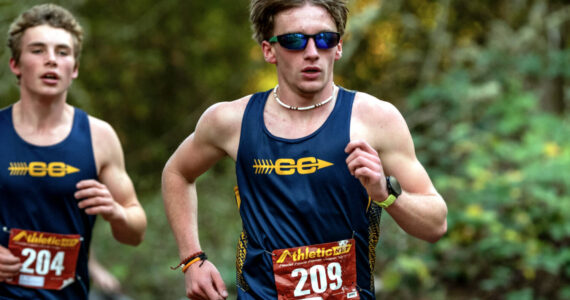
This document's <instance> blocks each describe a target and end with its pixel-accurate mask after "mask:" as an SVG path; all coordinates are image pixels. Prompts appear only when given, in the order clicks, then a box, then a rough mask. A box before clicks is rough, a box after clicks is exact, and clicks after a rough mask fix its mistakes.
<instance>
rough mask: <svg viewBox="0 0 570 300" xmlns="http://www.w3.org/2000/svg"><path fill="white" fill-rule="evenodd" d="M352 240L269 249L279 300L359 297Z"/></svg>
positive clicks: (350, 299) (351, 298)
mask: <svg viewBox="0 0 570 300" xmlns="http://www.w3.org/2000/svg"><path fill="white" fill-rule="evenodd" d="M355 253H356V251H355V242H354V239H350V240H342V241H338V242H332V243H325V244H318V245H310V246H302V247H294V248H288V249H278V250H274V251H273V272H274V275H275V285H276V287H277V294H278V299H279V300H285V299H295V300H297V299H298V300H301V299H304V300H318V299H335V300H337V299H339V300H340V299H349V300H353V299H360V296H359V294H358V291H357V290H356V254H355Z"/></svg>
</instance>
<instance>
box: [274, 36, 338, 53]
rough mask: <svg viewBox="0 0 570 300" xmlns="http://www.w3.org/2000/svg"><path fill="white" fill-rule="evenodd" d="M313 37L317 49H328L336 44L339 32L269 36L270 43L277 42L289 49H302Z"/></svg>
mask: <svg viewBox="0 0 570 300" xmlns="http://www.w3.org/2000/svg"><path fill="white" fill-rule="evenodd" d="M310 38H313V40H314V41H315V45H316V46H317V48H319V49H330V48H332V47H334V46H336V45H338V43H339V41H340V34H339V33H338V32H327V31H325V32H319V33H317V34H303V33H286V34H282V35H276V36H273V37H271V38H270V39H269V40H268V41H269V42H270V43H275V42H279V45H281V46H282V47H283V48H286V49H289V50H303V49H305V47H307V43H308V42H309V39H310Z"/></svg>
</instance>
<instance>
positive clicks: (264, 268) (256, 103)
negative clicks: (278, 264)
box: [236, 88, 381, 299]
mask: <svg viewBox="0 0 570 300" xmlns="http://www.w3.org/2000/svg"><path fill="white" fill-rule="evenodd" d="M270 92H271V91H267V92H263V93H257V94H254V95H253V96H252V97H251V99H250V100H249V103H248V105H247V107H246V109H245V112H244V115H243V121H242V128H241V136H240V143H239V149H238V154H237V161H236V175H237V183H238V189H237V191H236V197H237V200H238V205H239V210H240V215H241V218H242V223H243V232H242V235H241V237H240V240H239V242H238V252H237V285H238V298H239V299H277V292H276V290H275V280H274V275H273V264H272V258H271V252H272V251H273V250H275V249H284V248H290V247H300V246H305V245H314V244H321V243H329V242H335V241H340V240H344V239H350V238H354V239H355V240H356V267H357V285H358V286H357V287H358V290H359V293H360V298H361V299H374V291H373V290H374V287H373V278H372V277H373V276H372V271H373V268H374V261H375V248H376V244H377V243H378V235H379V221H380V213H381V210H380V208H379V207H378V206H377V205H375V204H373V205H370V203H369V197H368V194H367V193H366V190H365V189H364V187H363V186H362V185H361V184H360V182H359V181H358V180H357V179H356V178H355V177H353V176H352V175H350V173H349V171H348V167H347V165H346V162H345V160H346V158H347V154H346V153H345V152H344V148H345V147H346V145H347V144H348V142H349V141H350V118H351V113H352V104H353V100H354V95H355V93H354V92H352V91H347V90H345V89H343V88H340V89H339V93H338V97H337V100H336V104H335V107H334V109H333V111H332V112H331V114H330V116H329V117H328V119H327V120H326V121H325V123H324V124H323V125H322V126H321V127H320V128H319V129H318V130H316V131H315V132H313V133H312V134H310V135H308V136H306V137H303V138H298V139H284V138H280V137H277V136H274V135H272V134H271V133H270V132H269V131H268V129H267V128H266V127H265V124H264V121H263V110H264V107H265V103H266V101H267V98H268V95H269V94H270Z"/></svg>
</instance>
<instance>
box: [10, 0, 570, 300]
mask: <svg viewBox="0 0 570 300" xmlns="http://www.w3.org/2000/svg"><path fill="white" fill-rule="evenodd" d="M42 2H45V1H29V0H19V1H16V0H14V1H10V0H0V31H1V32H2V33H3V34H4V37H5V33H6V32H7V30H8V26H9V24H10V23H11V21H12V20H13V19H14V18H15V17H16V16H17V15H18V14H19V13H20V12H21V11H23V10H24V9H27V8H29V7H30V6H31V5H33V4H37V3H42ZM52 2H54V3H58V4H60V5H63V6H65V7H67V8H68V9H70V10H71V11H72V12H73V13H74V14H75V15H76V16H77V17H78V19H79V20H80V22H81V24H82V25H83V27H84V29H85V32H86V40H85V43H84V51H83V53H82V56H81V59H80V63H81V67H80V72H79V74H80V75H79V78H78V79H77V80H76V81H75V82H74V83H73V86H72V89H71V91H70V95H69V102H70V103H72V104H73V105H76V106H78V107H81V108H83V109H85V110H87V111H88V112H89V113H91V114H92V115H95V116H97V117H100V118H102V119H105V120H107V121H108V122H109V123H111V124H112V125H113V126H114V128H115V129H116V130H117V132H118V134H119V136H120V138H121V140H122V142H123V146H124V151H125V156H126V162H127V169H128V171H129V173H130V175H131V177H132V178H133V181H134V183H135V186H136V188H137V192H138V195H139V198H140V200H141V202H142V203H143V206H144V208H145V210H146V212H147V215H148V220H149V224H148V225H149V226H148V232H147V235H146V240H145V242H144V243H143V244H142V245H141V246H139V247H136V248H133V247H129V246H124V245H121V244H119V243H117V242H115V241H114V240H113V239H112V238H110V236H111V235H110V231H109V228H108V226H107V224H106V223H105V222H103V221H101V220H99V222H98V225H97V227H96V235H95V238H94V245H93V246H94V250H95V252H96V253H97V256H98V257H99V258H100V259H101V261H102V264H103V265H105V266H106V267H108V268H109V270H110V271H111V272H112V273H113V274H114V275H115V276H117V277H118V278H119V279H120V281H121V282H122V284H123V290H124V292H125V293H126V294H127V295H129V296H130V297H131V298H133V299H167V300H168V299H181V298H183V297H184V282H183V276H182V275H181V273H180V272H179V271H171V270H170V268H169V266H172V265H175V264H176V263H177V262H178V252H177V248H176V245H175V241H174V238H173V236H172V234H171V231H170V228H169V226H168V224H167V221H166V217H165V215H164V209H163V205H162V199H161V196H160V176H161V171H162V168H163V166H164V164H165V162H166V160H167V159H168V157H169V156H170V154H171V153H172V152H173V151H174V149H175V148H176V147H177V146H178V145H179V143H180V142H181V141H182V140H183V139H184V138H185V137H186V136H187V135H188V134H190V133H191V132H192V131H193V128H194V126H195V124H196V121H197V119H198V117H199V116H200V115H201V113H202V112H203V111H204V110H205V109H206V108H207V107H208V106H210V105H212V104H213V103H215V102H218V101H227V100H232V99H236V98H238V97H241V96H243V95H245V94H248V93H253V92H255V91H259V90H266V89H269V88H272V87H273V86H274V85H275V84H276V78H275V76H274V67H273V66H272V65H269V64H267V63H265V62H264V61H263V59H262V54H261V51H260V48H259V46H258V45H257V44H256V43H255V42H254V41H253V39H252V38H251V30H250V25H249V21H248V4H249V2H248V1H244V0H215V1H191V0H189V1H182V0H161V1H155V0H137V1H112V0H91V1H87V0H61V1H52ZM350 11H351V14H350V17H349V21H348V29H347V34H346V36H345V37H344V53H343V57H342V59H341V60H340V61H339V62H338V63H337V65H336V70H335V74H336V75H335V82H336V83H337V84H340V85H342V86H344V87H347V88H349V89H354V90H360V91H364V92H368V93H370V94H373V95H375V96H377V97H379V98H381V99H384V100H386V101H390V102H392V103H394V104H395V105H396V106H397V107H398V108H399V109H400V110H401V112H402V113H403V115H404V117H405V118H406V120H407V122H408V125H409V127H410V130H411V132H412V134H413V136H414V141H415V145H416V150H417V155H418V157H419V158H420V160H421V162H422V163H423V164H424V165H425V167H426V168H427V170H428V172H429V173H430V175H431V177H432V179H433V181H434V183H435V185H436V187H437V188H438V191H439V192H440V193H441V194H442V195H443V196H444V198H445V199H446V201H447V205H448V208H449V215H448V223H449V229H448V233H447V234H446V235H445V237H444V238H443V239H442V240H440V241H439V242H437V243H435V244H428V243H425V242H422V241H419V240H417V239H414V238H411V237H409V236H407V235H406V234H405V233H404V232H403V231H402V230H400V229H399V228H398V227H397V226H396V225H395V223H394V222H393V220H392V219H391V218H390V216H389V215H388V214H384V216H383V218H382V234H381V239H380V244H379V246H378V248H377V250H376V252H377V256H378V259H377V269H376V288H377V295H378V297H379V298H380V299H523V300H524V299H549V300H550V299H570V171H569V170H570V118H569V117H568V113H569V112H570V3H568V1H566V0H549V1H547V0H478V1H466V0H455V1H453V0H407V1H406V0H390V1H379V0H375V1H373V0H352V1H350ZM0 58H1V59H0V60H1V61H2V64H1V66H0V78H1V79H0V106H2V107H3V106H7V105H10V104H11V103H13V102H15V101H16V100H17V99H18V97H19V95H18V89H17V85H16V79H15V78H14V76H13V75H12V74H11V73H10V70H9V67H8V61H9V58H10V54H9V51H8V49H7V47H2V48H0ZM0 143H1V137H0ZM234 185H235V175H234V168H233V162H232V161H230V160H224V161H222V162H220V163H219V164H217V165H216V166H215V168H213V169H212V170H211V171H209V172H208V173H207V174H205V175H204V176H203V177H202V178H201V179H200V180H199V182H198V189H199V190H198V191H199V197H200V202H199V223H200V235H201V241H202V247H203V249H204V251H206V252H207V253H208V256H209V257H210V260H211V261H213V262H214V263H215V264H216V265H217V266H218V268H219V270H220V271H221V273H222V275H223V277H224V280H225V282H226V284H227V285H228V288H229V289H230V295H231V296H230V299H232V298H235V286H234V282H235V247H236V243H237V238H238V233H239V232H240V228H241V221H240V219H239V215H238V212H237V209H236V204H235V201H234V197H233V191H232V187H233V186H234Z"/></svg>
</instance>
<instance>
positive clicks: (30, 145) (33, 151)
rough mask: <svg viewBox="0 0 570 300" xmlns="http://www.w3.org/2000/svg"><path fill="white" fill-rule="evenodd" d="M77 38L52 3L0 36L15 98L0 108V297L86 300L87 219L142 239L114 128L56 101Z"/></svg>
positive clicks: (66, 81) (63, 93)
mask: <svg viewBox="0 0 570 300" xmlns="http://www.w3.org/2000/svg"><path fill="white" fill-rule="evenodd" d="M82 39H83V32H82V29H81V27H80V25H79V24H78V23H77V21H76V20H75V18H74V17H73V16H72V15H71V14H70V13H69V11H67V10H65V9H64V8H62V7H59V6H56V5H53V4H44V5H38V6H34V7H32V8H31V9H29V10H27V11H25V12H24V13H22V14H21V15H20V16H19V17H18V18H17V19H16V20H15V21H14V22H13V23H12V25H11V26H10V29H9V37H8V46H9V48H10V50H11V51H12V57H11V58H10V69H11V71H12V72H13V73H14V75H16V76H17V78H18V85H19V88H20V100H18V101H16V102H15V103H14V104H13V105H11V106H9V107H7V108H4V109H2V110H0V136H1V137H2V142H1V143H0V299H87V295H88V292H89V276H88V267H87V262H88V254H89V245H90V242H91V236H92V229H93V225H94V223H95V218H96V216H97V215H101V217H103V219H104V220H105V221H107V222H109V224H110V226H111V230H112V233H113V236H114V237H115V239H116V240H118V241H119V242H121V243H125V244H130V245H137V244H139V243H141V241H142V240H143V236H144V232H145V230H146V216H145V213H144V211H143V209H142V207H141V205H140V203H139V201H138V199H137V197H136V193H135V190H134V187H133V184H132V182H131V179H130V178H129V176H128V174H127V173H126V170H125V165H124V157H123V153H122V149H121V144H120V141H119V139H118V137H117V135H116V133H115V131H114V130H113V128H112V127H111V126H110V125H109V124H108V123H106V122H104V121H102V120H99V119H97V118H94V117H92V116H88V115H87V114H86V113H85V112H84V111H82V110H80V109H78V108H75V107H73V106H71V105H69V104H67V103H66V98H67V91H68V88H69V86H70V85H71V83H72V81H73V79H75V78H77V75H78V68H79V61H78V59H79V54H80V51H81V42H82Z"/></svg>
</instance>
